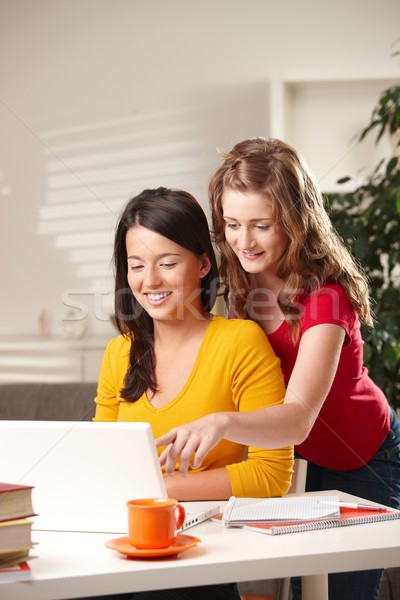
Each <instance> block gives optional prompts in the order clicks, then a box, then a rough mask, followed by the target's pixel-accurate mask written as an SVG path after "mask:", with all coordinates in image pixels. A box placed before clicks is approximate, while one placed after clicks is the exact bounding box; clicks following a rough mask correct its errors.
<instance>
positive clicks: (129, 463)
mask: <svg viewBox="0 0 400 600" xmlns="http://www.w3.org/2000/svg"><path fill="white" fill-rule="evenodd" d="M0 479H1V481H4V482H7V483H21V484H27V485H32V486H34V489H33V490H32V499H33V508H34V510H35V512H37V513H38V516H36V517H34V518H33V522H34V524H33V529H46V530H60V531H97V532H106V533H108V532H109V533H122V534H123V533H126V531H127V508H126V502H127V501H128V500H131V499H134V498H146V497H159V498H164V497H167V493H166V489H165V484H164V478H163V475H162V472H161V468H160V465H159V461H158V455H157V450H156V447H155V444H154V438H153V434H152V430H151V427H150V425H149V424H148V423H126V422H124V423H119V422H107V423H105V422H90V421H89V422H72V421H1V422H0Z"/></svg>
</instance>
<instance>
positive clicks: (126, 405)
mask: <svg viewBox="0 0 400 600" xmlns="http://www.w3.org/2000/svg"><path fill="white" fill-rule="evenodd" d="M130 345H131V341H130V340H129V339H128V338H126V337H124V336H122V335H120V336H118V337H116V338H114V339H112V340H111V341H110V343H109V344H108V346H107V348H106V350H105V353H104V357H103V362H102V366H101V370H100V375H99V382H98V389H97V396H96V398H95V402H96V414H95V417H94V420H95V421H141V422H143V421H145V422H148V423H150V425H151V427H152V430H153V434H154V437H155V438H157V437H159V436H160V435H162V434H164V433H167V432H168V431H169V430H170V429H172V427H176V426H179V425H183V424H184V423H188V422H189V421H193V420H195V419H198V418H199V417H202V416H204V415H207V414H209V413H212V412H220V411H224V412H225V411H227V412H228V411H239V412H242V411H243V412H244V411H249V410H256V409H259V408H262V407H265V406H272V405H274V404H281V403H282V402H283V399H284V396H285V385H284V382H283V376H282V371H281V369H280V362H279V359H278V358H277V357H276V356H275V354H274V352H273V350H272V348H271V346H270V344H269V342H268V340H267V337H266V336H265V334H264V332H263V331H262V329H261V328H260V327H259V326H258V325H257V324H256V323H254V322H253V321H245V320H242V319H226V318H224V317H219V316H217V317H214V319H213V320H212V321H211V323H210V325H209V327H208V329H207V331H206V333H205V335H204V338H203V341H202V344H201V347H200V350H199V353H198V356H197V358H196V361H195V363H194V366H193V369H192V372H191V374H190V376H189V378H188V380H187V381H186V383H185V385H184V386H183V388H182V390H181V391H180V393H179V394H178V395H177V396H176V397H175V398H173V399H172V400H171V402H169V403H168V404H166V405H165V406H163V407H162V408H154V407H153V406H152V405H151V404H150V402H149V401H148V399H147V396H146V394H143V395H142V396H141V398H139V399H138V400H137V401H136V402H128V401H126V400H124V399H123V398H121V396H120V390H121V388H122V387H123V385H124V378H125V374H126V372H127V370H128V367H129V355H130ZM173 367H174V364H173V357H171V368H173ZM224 466H225V467H226V468H227V470H228V474H229V479H230V482H231V486H232V493H233V495H235V496H249V497H262V496H267V497H268V496H281V495H283V494H285V493H286V491H287V490H288V488H289V485H290V479H291V474H292V467H293V448H292V446H288V447H285V448H281V449H276V450H266V449H262V448H256V447H253V446H249V448H247V447H246V446H243V445H241V444H236V443H233V442H229V441H227V440H222V441H221V442H220V443H219V444H218V445H217V446H216V447H215V448H213V449H212V450H211V451H210V452H209V453H208V455H207V456H206V458H205V460H204V462H203V464H202V466H201V467H200V469H199V470H201V471H203V470H205V469H216V468H220V467H224Z"/></svg>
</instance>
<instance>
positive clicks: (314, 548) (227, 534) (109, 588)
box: [0, 495, 400, 600]
mask: <svg viewBox="0 0 400 600" xmlns="http://www.w3.org/2000/svg"><path fill="white" fill-rule="evenodd" d="M342 496H343V499H346V498H347V499H349V497H348V496H346V495H342ZM186 533H187V534H192V535H194V536H196V537H199V538H200V539H201V540H202V542H201V544H199V545H198V546H196V547H195V548H192V549H190V550H188V551H187V552H185V553H183V554H181V555H180V556H178V557H174V558H168V559H159V560H148V559H142V560H132V559H127V558H125V557H124V556H122V555H120V554H118V553H117V552H114V551H113V550H109V549H108V548H105V546H104V544H105V542H106V541H107V540H108V539H110V537H113V536H110V535H109V534H107V535H106V534H99V533H86V534H83V533H72V532H71V533H70V532H68V533H65V532H64V533H61V532H45V531H40V532H39V531H37V532H34V539H35V541H37V542H39V545H38V546H37V549H36V554H37V555H38V556H39V557H40V558H37V559H34V560H32V561H31V563H30V564H31V568H32V573H33V581H32V582H15V583H2V584H0V599H1V600H58V599H61V598H62V599H64V598H78V597H82V596H94V595H96V594H97V595H100V594H101V595H105V594H116V593H123V592H134V591H141V590H151V589H166V588H173V587H185V586H190V585H205V584H208V583H210V584H211V583H226V582H232V581H236V582H238V581H249V580H257V579H275V578H280V577H288V576H291V575H301V576H312V577H305V578H304V579H303V581H304V583H305V584H306V586H307V587H305V588H304V591H305V593H304V594H303V600H310V599H315V598H316V599H317V600H322V599H323V598H327V593H326V587H325V586H326V574H327V573H329V572H340V571H349V570H363V569H370V568H378V567H379V568H380V567H394V566H398V565H400V520H396V521H387V522H382V523H373V524H368V525H357V526H350V527H341V528H337V529H330V530H329V529H326V530H321V531H312V532H307V533H294V534H287V535H280V536H270V535H263V534H259V533H254V532H251V531H244V530H240V529H233V528H231V529H227V528H224V527H223V526H222V525H221V524H219V523H214V522H211V521H207V522H205V523H201V524H200V525H197V526H196V527H193V528H191V529H189V530H188V531H187V532H186ZM321 575H322V577H321ZM315 576H317V577H315ZM319 586H320V587H319Z"/></svg>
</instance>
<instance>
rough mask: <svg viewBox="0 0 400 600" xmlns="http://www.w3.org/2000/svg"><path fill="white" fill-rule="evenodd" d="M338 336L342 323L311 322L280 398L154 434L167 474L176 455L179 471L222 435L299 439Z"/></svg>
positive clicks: (270, 442)
mask: <svg viewBox="0 0 400 600" xmlns="http://www.w3.org/2000/svg"><path fill="white" fill-rule="evenodd" d="M344 337H345V331H344V329H343V328H342V327H340V326H339V325H333V324H321V325H316V326H314V327H311V328H310V329H308V330H307V331H306V332H305V333H304V334H303V336H302V338H301V341H300V345H299V352H298V356H297V360H296V364H295V366H294V369H293V372H292V375H291V377H290V380H289V384H288V386H287V390H286V396H285V402H284V404H281V405H276V406H270V407H267V408H263V409H259V410H256V411H251V412H241V413H213V414H210V415H207V416H205V417H202V418H201V419H198V420H197V421H194V422H193V423H189V424H187V425H184V426H182V427H178V428H174V429H172V430H171V431H170V432H169V433H167V434H166V435H164V436H162V437H160V438H158V440H157V441H156V443H157V446H164V445H166V444H168V446H167V447H166V448H165V449H164V451H163V452H162V454H161V455H160V461H161V464H165V468H166V472H167V474H169V475H171V474H173V472H174V466H175V464H176V461H177V459H178V457H180V468H179V471H180V473H181V474H185V473H187V471H188V469H189V466H191V467H192V468H198V467H199V465H201V463H202V461H203V459H204V457H205V456H206V454H207V453H208V452H209V451H210V450H211V449H212V448H213V447H214V446H215V445H216V444H217V443H218V442H219V441H220V440H221V439H223V438H225V439H228V440H231V441H234V442H237V443H241V444H245V445H254V446H259V447H264V448H280V447H282V446H286V445H289V444H300V443H301V442H303V441H304V440H305V439H306V438H307V436H308V434H309V433H310V431H311V429H312V427H313V425H314V422H315V419H316V418H317V415H318V413H319V411H320V409H321V407H322V405H323V403H324V401H325V398H326V396H327V395H328V393H329V390H330V388H331V385H332V382H333V379H334V377H335V374H336V370H337V365H338V362H339V357H340V352H341V349H342V346H343V342H344ZM193 455H194V458H193V461H192V462H190V461H191V457H192V456H193Z"/></svg>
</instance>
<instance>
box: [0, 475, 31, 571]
mask: <svg viewBox="0 0 400 600" xmlns="http://www.w3.org/2000/svg"><path fill="white" fill-rule="evenodd" d="M33 516H35V512H34V510H33V506H32V486H28V485H18V484H13V483H0V582H1V581H7V580H10V579H29V578H30V568H29V564H28V560H29V559H30V558H31V556H30V550H31V548H32V547H33V545H34V544H33V542H32V521H31V520H30V519H29V517H33Z"/></svg>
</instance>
